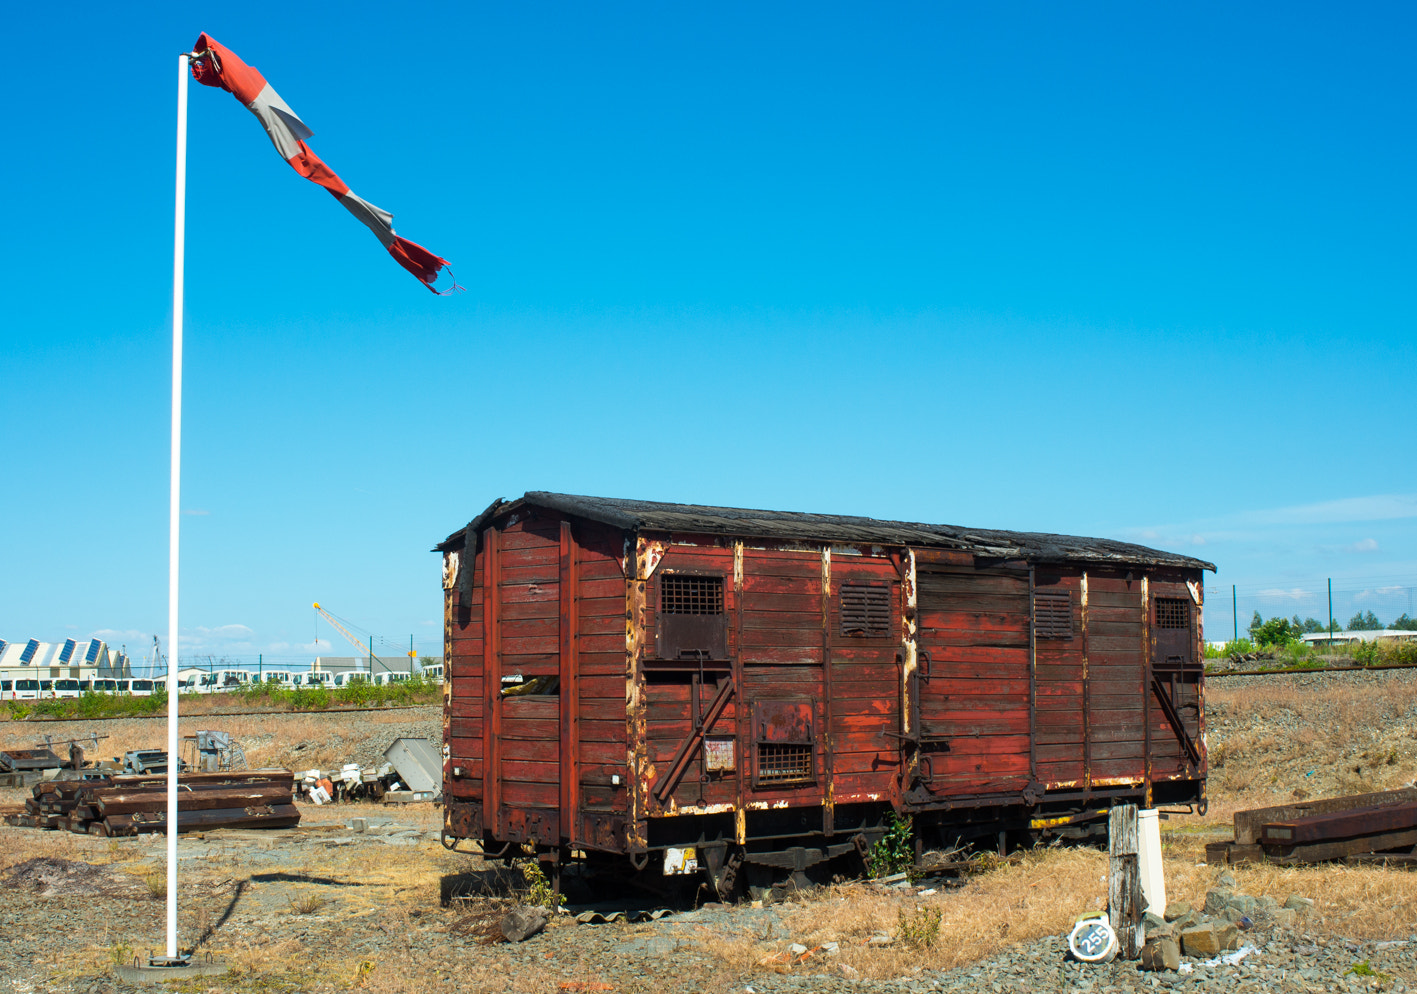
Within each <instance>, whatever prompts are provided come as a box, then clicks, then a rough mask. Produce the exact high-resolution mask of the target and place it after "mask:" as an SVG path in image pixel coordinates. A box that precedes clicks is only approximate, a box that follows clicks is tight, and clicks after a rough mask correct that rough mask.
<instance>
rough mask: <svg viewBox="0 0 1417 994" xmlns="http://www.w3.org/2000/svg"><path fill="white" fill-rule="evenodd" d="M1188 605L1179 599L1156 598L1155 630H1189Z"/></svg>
mask: <svg viewBox="0 0 1417 994" xmlns="http://www.w3.org/2000/svg"><path fill="white" fill-rule="evenodd" d="M1190 626H1191V612H1190V605H1189V604H1187V603H1186V602H1185V601H1184V600H1182V599H1181V598H1179V597H1158V598H1156V627H1157V628H1189V627H1190Z"/></svg>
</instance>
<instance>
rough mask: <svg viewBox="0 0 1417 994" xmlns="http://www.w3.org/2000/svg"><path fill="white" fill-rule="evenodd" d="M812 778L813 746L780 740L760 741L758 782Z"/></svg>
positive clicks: (808, 779) (770, 782)
mask: <svg viewBox="0 0 1417 994" xmlns="http://www.w3.org/2000/svg"><path fill="white" fill-rule="evenodd" d="M811 779H812V747H811V746H810V745H796V744H790V743H780V742H759V743H758V783H759V784H779V783H800V782H803V781H810V780H811Z"/></svg>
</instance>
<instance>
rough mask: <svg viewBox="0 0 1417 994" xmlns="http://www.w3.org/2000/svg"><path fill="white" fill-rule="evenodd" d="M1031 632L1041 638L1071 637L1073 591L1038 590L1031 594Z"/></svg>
mask: <svg viewBox="0 0 1417 994" xmlns="http://www.w3.org/2000/svg"><path fill="white" fill-rule="evenodd" d="M1033 632H1034V634H1035V635H1036V636H1037V637H1038V638H1041V639H1070V638H1072V637H1073V592H1072V591H1071V590H1038V591H1035V592H1034V594H1033Z"/></svg>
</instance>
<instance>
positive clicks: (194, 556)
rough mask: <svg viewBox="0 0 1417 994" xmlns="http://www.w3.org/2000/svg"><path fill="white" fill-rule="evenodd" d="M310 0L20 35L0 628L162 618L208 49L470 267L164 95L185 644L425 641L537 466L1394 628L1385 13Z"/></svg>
mask: <svg viewBox="0 0 1417 994" xmlns="http://www.w3.org/2000/svg"><path fill="white" fill-rule="evenodd" d="M344 11H345V12H344V13H342V14H341V16H338V17H331V16H330V14H329V11H328V9H324V8H318V7H309V8H302V7H299V6H295V5H284V4H283V5H279V6H277V5H268V4H259V3H254V4H241V5H211V4H201V3H185V4H181V5H178V4H168V5H162V4H151V5H143V6H142V7H141V8H131V7H129V8H118V7H114V6H112V5H99V4H88V5H85V4H78V5H77V6H74V5H71V6H68V7H65V8H62V9H60V8H52V9H46V8H44V7H43V5H38V6H37V5H30V6H29V7H26V8H23V9H19V10H16V11H15V12H12V14H11V15H10V18H9V21H8V23H7V31H6V32H5V33H4V35H3V37H0V55H3V58H2V59H0V74H3V79H4V83H5V88H6V92H7V94H8V95H9V98H10V117H11V134H12V136H14V139H15V141H16V144H15V145H13V146H12V152H11V154H10V155H7V156H5V157H3V159H0V179H3V182H4V188H5V189H6V191H7V194H8V195H7V198H6V200H7V213H8V215H9V216H10V218H11V222H10V223H11V230H12V236H11V237H10V238H9V239H7V240H6V241H5V243H4V245H3V246H0V263H3V269H0V271H3V272H4V274H5V277H4V278H5V289H6V294H5V297H6V304H7V307H6V316H5V319H4V321H3V322H2V323H0V384H3V390H2V391H0V456H3V462H2V463H0V465H3V467H4V481H5V483H4V486H3V487H0V521H2V522H3V527H0V638H6V639H12V640H13V639H23V638H28V637H30V636H32V635H33V636H35V637H39V638H43V639H60V638H64V637H66V636H69V635H75V634H79V635H87V634H90V633H94V632H103V633H106V634H107V636H108V637H109V638H110V639H111V640H112V641H115V642H120V643H126V644H127V645H128V646H129V649H130V651H133V650H136V649H138V648H139V647H140V646H141V645H143V644H144V643H146V642H149V641H150V636H151V633H153V632H159V633H161V632H165V630H166V515H167V503H166V502H167V457H168V452H167V430H168V427H167V412H168V388H169V378H168V362H169V358H168V357H169V329H170V324H169V322H170V299H171V282H170V281H171V228H172V175H173V168H172V161H173V121H174V115H175V93H174V77H175V73H176V67H175V61H176V55H177V53H178V52H179V51H181V50H183V49H185V48H186V47H188V46H189V45H190V44H191V43H192V41H193V40H194V39H195V38H196V36H197V34H198V32H199V31H202V30H206V31H209V32H210V33H212V35H213V36H215V37H216V38H217V39H218V40H220V41H222V42H223V43H224V44H226V45H227V46H229V47H230V48H232V49H233V50H234V51H236V52H237V53H238V54H240V55H241V56H242V57H243V58H244V59H245V60H246V61H247V62H249V63H251V64H252V65H254V66H256V67H257V68H259V69H260V70H261V71H262V72H263V73H264V74H265V76H266V77H267V79H268V80H270V81H271V83H272V85H273V86H274V87H275V88H276V89H277V90H278V91H279V92H280V94H281V95H282V96H283V97H284V98H285V99H286V100H287V101H288V102H289V103H290V105H291V106H292V107H293V108H294V109H295V110H296V111H297V112H298V113H299V114H300V115H301V116H302V117H303V118H304V119H305V121H306V122H307V123H308V124H309V125H310V126H311V127H312V128H313V129H314V132H315V136H314V138H313V139H312V140H311V143H310V144H311V146H312V147H313V148H314V149H315V151H316V152H318V153H319V154H320V155H321V156H322V157H323V158H324V159H325V161H326V162H328V163H329V164H330V165H331V166H332V167H333V168H334V169H335V170H336V171H337V172H339V173H340V175H341V176H342V177H343V178H344V179H345V180H346V181H347V182H348V183H349V184H350V185H351V186H352V187H353V188H354V190H355V191H356V192H358V193H360V194H361V195H363V196H364V197H366V198H367V199H369V200H371V201H372V202H374V203H376V204H378V205H380V206H382V207H385V208H387V209H389V210H392V211H393V212H394V213H395V215H396V219H395V224H396V226H397V227H398V230H399V233H400V234H402V235H404V236H406V237H408V238H411V239H413V240H414V241H417V242H419V243H421V244H423V245H426V246H427V247H429V248H430V249H432V250H433V251H435V252H437V253H439V254H441V255H443V256H445V257H447V258H448V259H450V260H451V261H452V263H453V267H454V271H455V273H456V275H457V278H458V280H459V282H461V283H462V284H463V285H464V286H465V287H466V288H467V292H466V293H465V294H462V295H459V296H454V297H441V298H440V297H434V296H433V295H431V294H429V293H427V292H426V291H424V290H423V289H422V288H421V287H420V286H419V285H418V284H417V283H416V281H414V280H413V279H412V278H411V277H410V276H408V275H407V274H406V273H404V272H403V271H402V270H401V269H399V268H398V267H397V266H396V265H394V264H393V263H392V262H391V261H390V260H389V259H388V258H387V257H386V256H385V254H384V253H383V252H382V251H381V250H380V248H379V246H378V244H377V243H376V242H375V241H374V240H373V238H372V237H371V236H370V235H369V234H368V233H367V232H366V231H364V230H363V229H362V228H361V227H360V226H359V225H358V224H357V223H356V222H354V221H353V220H352V219H351V218H350V217H349V216H348V215H346V214H345V212H344V211H342V210H341V209H340V208H339V207H338V205H336V204H334V203H332V202H331V201H330V199H329V198H328V195H327V194H325V193H324V192H323V191H321V190H319V189H318V188H316V187H315V186H313V185H312V184H309V183H307V182H305V181H304V180H301V179H300V178H299V177H298V176H296V175H295V174H294V173H293V172H292V171H291V170H290V169H289V168H288V167H287V166H285V165H284V164H283V163H281V162H280V161H279V159H278V157H277V156H276V155H275V153H274V152H273V150H272V148H271V146H270V144H269V142H268V141H267V140H266V138H265V136H264V134H263V133H262V132H261V130H260V128H259V126H258V124H257V122H256V121H255V119H254V118H252V117H251V115H250V114H248V113H247V112H246V111H245V110H243V109H242V108H241V107H240V106H238V105H237V104H236V102H235V101H234V100H233V99H232V98H231V97H230V96H228V95H226V94H224V93H222V92H220V91H218V90H214V89H208V88H205V87H200V86H196V85H195V84H194V85H193V86H192V88H191V93H190V100H191V122H190V129H191V130H190V144H189V157H190V158H189V170H190V173H189V190H188V201H187V204H188V217H189V228H188V256H187V291H186V292H187V308H186V322H187V323H186V329H187V364H186V367H185V378H186V405H185V409H184V410H185V414H184V420H185V444H184V470H185V472H184V479H183V506H184V508H186V509H188V511H189V512H190V513H189V514H187V515H186V516H184V518H183V528H184V531H183V571H184V572H183V591H182V597H183V615H182V618H183V629H184V633H186V638H187V643H186V644H185V645H184V648H183V651H184V653H186V654H208V653H214V654H218V655H222V654H226V655H234V656H245V657H252V656H254V655H255V654H256V653H258V652H262V653H266V654H267V656H268V657H274V658H279V659H300V658H308V656H309V654H310V651H311V649H312V647H313V643H314V639H315V638H316V636H317V635H318V636H319V638H320V639H321V640H322V645H321V646H320V648H321V650H322V651H325V652H331V651H342V649H343V646H342V645H340V644H338V643H335V644H333V645H332V644H331V643H330V642H329V641H328V640H329V639H330V638H331V632H330V630H329V628H328V627H327V626H325V625H323V623H322V624H321V625H320V626H319V627H318V628H317V626H316V624H315V620H314V615H313V612H312V611H311V609H310V607H309V605H310V603H311V602H312V601H315V600H319V601H320V602H321V603H323V604H326V605H327V606H328V607H330V608H331V609H332V610H334V611H335V612H336V613H337V614H340V615H342V616H344V617H346V618H348V619H350V620H352V621H354V622H356V623H358V624H359V625H360V626H361V627H362V628H364V629H368V630H371V631H374V632H377V633H379V634H381V635H383V636H385V637H387V638H389V639H390V640H391V641H394V642H398V643H401V644H402V643H406V641H407V639H408V637H409V635H413V636H414V637H415V640H416V642H417V644H418V645H419V646H420V647H421V648H425V649H428V650H436V648H437V646H438V640H439V637H440V636H439V622H438V618H439V613H440V606H439V605H440V593H439V585H438V561H437V557H436V556H433V555H431V554H429V552H428V550H429V548H430V547H431V546H432V545H433V543H434V542H436V541H438V540H439V539H441V538H442V537H443V536H445V535H446V534H447V533H449V532H450V531H452V530H453V529H455V528H457V527H459V526H460V525H462V524H463V523H464V522H466V521H467V520H468V518H470V517H471V516H472V515H473V514H475V513H476V512H477V511H478V510H480V509H481V508H482V507H483V506H485V505H486V504H487V503H488V502H490V501H491V500H492V499H493V498H496V497H510V496H514V495H516V494H519V493H521V492H522V491H524V490H528V489H548V490H563V491H569V492H582V493H592V494H606V495H620V496H635V497H642V498H648V499H664V500H683V501H695V502H704V503H723V504H736V505H748V506H761V507H772V508H783V509H798V510H817V511H832V512H839V513H854V514H867V515H873V516H877V517H898V518H907V519H915V520H930V521H944V522H951V523H958V524H968V525H979V526H992V527H1004V528H1018V529H1030V530H1051V531H1062V532H1071V533H1079V534H1090V535H1106V536H1112V537H1118V538H1124V539H1131V540H1135V541H1141V542H1145V543H1148V544H1154V545H1157V546H1160V547H1162V548H1166V549H1171V550H1175V551H1180V552H1185V553H1189V554H1192V555H1197V556H1200V557H1202V558H1206V559H1209V560H1212V561H1214V562H1216V563H1217V564H1218V565H1219V567H1220V570H1219V573H1218V574H1217V575H1216V576H1215V577H1214V578H1213V584H1214V588H1215V589H1214V591H1213V594H1212V595H1213V596H1218V595H1219V593H1220V592H1222V591H1223V594H1224V602H1225V603H1224V609H1225V610H1224V611H1223V615H1224V616H1223V617H1220V616H1219V615H1218V614H1217V612H1216V611H1215V610H1214V609H1212V611H1210V612H1208V618H1207V621H1208V625H1209V628H1210V633H1211V634H1215V633H1216V631H1217V629H1221V630H1222V633H1223V630H1225V629H1228V628H1229V623H1230V616H1229V615H1230V611H1229V606H1230V605H1229V593H1230V591H1229V587H1230V585H1231V584H1235V585H1236V586H1237V587H1238V588H1239V591H1240V610H1241V613H1242V616H1245V615H1247V614H1248V611H1249V610H1252V609H1253V608H1254V607H1260V608H1262V609H1263V610H1264V611H1265V612H1266V613H1272V612H1274V611H1280V610H1282V611H1284V612H1285V613H1286V614H1288V613H1293V612H1294V611H1299V612H1300V613H1319V612H1322V611H1323V610H1325V608H1324V605H1323V602H1322V590H1323V584H1324V579H1325V578H1327V577H1330V576H1331V577H1333V578H1334V586H1335V589H1336V591H1337V593H1336V598H1335V599H1336V601H1338V604H1337V607H1336V613H1341V614H1342V615H1343V617H1344V618H1346V617H1347V615H1348V614H1349V613H1351V611H1352V610H1353V609H1354V608H1355V607H1361V606H1364V605H1367V606H1371V607H1373V608H1374V609H1375V610H1377V611H1378V613H1379V615H1380V616H1383V617H1384V618H1385V619H1386V618H1387V617H1390V616H1391V615H1395V614H1397V613H1400V612H1401V611H1403V610H1408V608H1409V603H1410V598H1411V591H1412V588H1413V587H1414V586H1417V530H1415V529H1414V522H1417V478H1414V477H1417V474H1414V469H1413V467H1414V460H1413V457H1414V455H1417V451H1414V448H1417V447H1414V444H1413V417H1412V413H1411V395H1412V390H1411V385H1410V384H1411V373H1412V369H1413V359H1414V352H1415V351H1417V347H1415V346H1414V335H1413V333H1412V330H1413V319H1414V314H1417V307H1414V304H1417V301H1414V285H1417V284H1414V281H1413V279H1412V277H1411V274H1412V272H1413V271H1414V262H1417V259H1414V255H1417V249H1414V240H1413V237H1412V232H1413V230H1414V223H1413V222H1414V220H1417V210H1414V206H1415V205H1414V185H1413V183H1412V176H1413V166H1414V151H1417V149H1414V140H1415V139H1414V135H1417V129H1414V127H1413V125H1414V120H1413V118H1414V109H1413V108H1414V106H1415V105H1417V104H1415V103H1414V100H1413V96H1414V82H1417V64H1414V62H1413V60H1412V59H1411V58H1410V52H1411V51H1412V48H1413V43H1414V40H1417V38H1414V34H1417V32H1414V16H1417V15H1414V14H1413V12H1412V10H1411V8H1410V7H1407V6H1404V5H1398V4H1388V5H1368V6H1365V7H1362V8H1357V9H1347V10H1343V11H1341V12H1340V11H1337V10H1335V9H1333V8H1331V7H1325V6H1320V5H1294V4H1288V5H1283V6H1280V5H1266V6H1262V5H1250V6H1244V7H1238V8H1237V7H1235V6H1233V5H1180V4H1172V5H1148V6H1145V7H1142V8H1139V7H1137V6H1136V5H1127V4H1096V5H1092V6H1089V7H1087V8H1085V9H1079V8H1058V7H1055V8H1047V7H1038V6H1035V5H1023V4H1015V5H992V6H985V7H981V6H980V5H972V4H971V5H963V4H957V5H950V4H922V5H914V6H911V5H870V6H869V7H867V6H859V7H851V6H839V5H838V6H833V5H824V4H811V5H805V4H804V5H797V6H793V5H776V6H773V7H771V8H768V9H764V8H763V6H762V5H748V4H741V5H733V4H722V5H712V6H711V7H704V6H700V7H695V8H693V9H692V10H688V9H682V8H681V7H678V6H675V7H669V8H667V7H665V6H662V5H642V6H632V5H618V6H612V7H598V8H594V9H591V8H586V7H585V6H584V5H550V4H548V5H539V6H536V7H527V6H525V5H504V6H501V7H485V6H478V5H451V6H443V5H438V4H425V5H420V6H418V7H391V6H389V5H358V4H351V5H346V7H345V8H344ZM1212 603H1214V602H1212Z"/></svg>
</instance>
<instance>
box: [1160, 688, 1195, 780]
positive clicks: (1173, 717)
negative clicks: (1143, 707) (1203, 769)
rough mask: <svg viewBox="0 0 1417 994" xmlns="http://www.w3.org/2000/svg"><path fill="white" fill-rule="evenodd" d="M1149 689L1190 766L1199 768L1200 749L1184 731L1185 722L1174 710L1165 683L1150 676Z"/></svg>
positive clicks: (1189, 734) (1174, 705) (1173, 703)
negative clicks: (1154, 695)
mask: <svg viewBox="0 0 1417 994" xmlns="http://www.w3.org/2000/svg"><path fill="white" fill-rule="evenodd" d="M1151 690H1152V692H1153V693H1154V694H1156V699H1157V701H1159V702H1160V703H1161V713H1162V714H1164V715H1165V716H1166V721H1167V722H1168V723H1169V724H1170V725H1171V730H1172V731H1173V732H1175V733H1176V738H1177V739H1178V740H1179V741H1180V743H1181V748H1182V749H1183V750H1185V753H1186V757H1187V758H1188V759H1189V760H1190V761H1191V765H1192V766H1194V767H1196V768H1197V769H1199V768H1200V765H1201V754H1200V750H1199V749H1197V748H1196V743H1195V740H1194V739H1192V738H1191V733H1190V732H1188V731H1186V723H1185V722H1184V721H1182V720H1181V714H1180V712H1179V711H1177V710H1176V703H1175V702H1174V701H1173V700H1171V692H1170V691H1169V690H1167V689H1166V684H1164V683H1162V682H1161V681H1160V680H1158V679H1157V678H1156V677H1155V676H1153V677H1152V678H1151Z"/></svg>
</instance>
